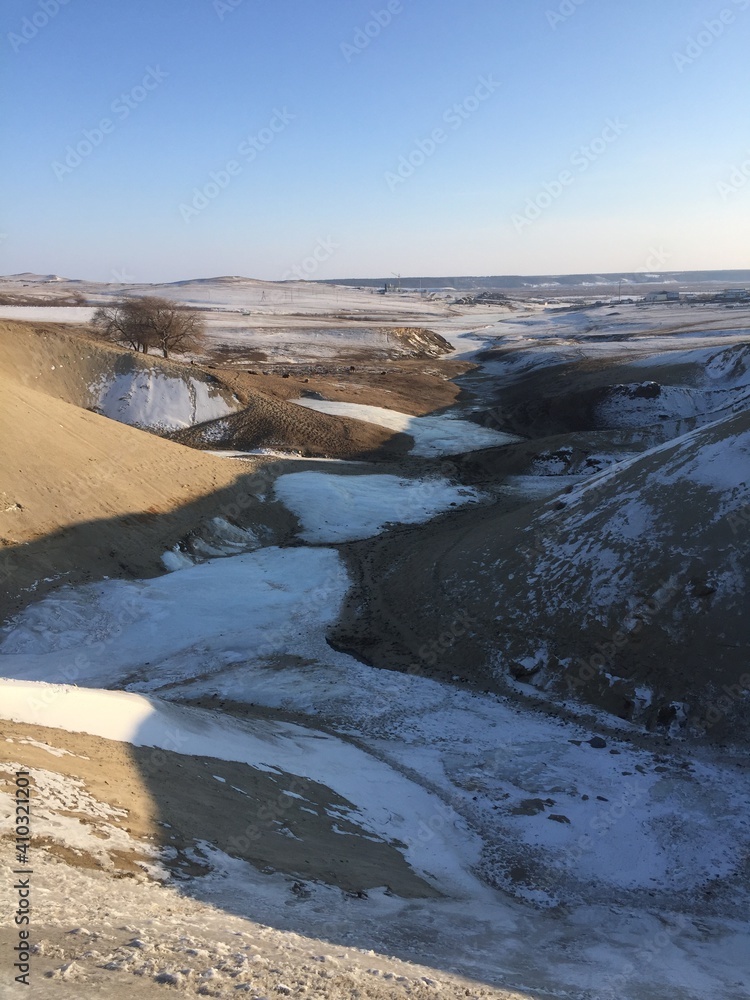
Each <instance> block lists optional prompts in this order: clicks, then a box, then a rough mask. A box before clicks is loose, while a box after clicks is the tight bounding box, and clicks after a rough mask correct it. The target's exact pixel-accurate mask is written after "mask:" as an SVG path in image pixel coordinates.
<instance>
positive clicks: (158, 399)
mask: <svg viewBox="0 0 750 1000" xmlns="http://www.w3.org/2000/svg"><path fill="white" fill-rule="evenodd" d="M92 388H93V387H92ZM98 408H99V409H100V410H101V412H102V413H103V414H104V416H106V417H111V418H112V419H113V420H119V421H120V423H123V424H131V425H132V426H134V427H141V428H151V429H152V430H161V431H176V430H180V429H182V428H184V427H192V426H193V425H194V424H200V423H203V422H204V421H206V420H218V419H219V418H220V417H225V416H227V415H228V414H230V413H234V412H235V411H236V410H238V409H239V402H237V401H236V400H233V401H232V402H231V403H230V402H229V401H228V400H227V399H226V398H225V395H223V394H222V393H221V392H219V391H218V390H217V389H216V388H214V387H213V386H210V385H208V383H206V382H203V381H202V380H201V379H197V378H193V377H185V378H180V377H178V376H172V375H167V374H166V373H164V372H161V371H159V370H158V369H154V368H144V369H141V370H140V371H134V372H129V373H128V374H123V375H117V376H115V378H114V379H113V380H112V381H110V380H109V379H107V380H106V382H105V384H104V385H103V386H101V387H100V389H99V400H98Z"/></svg>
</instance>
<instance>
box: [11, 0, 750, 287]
mask: <svg viewBox="0 0 750 1000" xmlns="http://www.w3.org/2000/svg"><path fill="white" fill-rule="evenodd" d="M0 19H1V20H2V38H0V45H1V46H2V48H3V55H2V60H1V62H0V74H2V76H1V79H2V89H1V91H0V92H1V93H2V105H3V106H2V118H1V124H0V139H1V141H2V148H3V155H2V159H1V160H0V179H1V181H2V186H1V188H0V190H2V203H1V204H0V233H1V234H2V237H0V273H4V274H9V273H15V272H19V271H27V270H29V271H37V272H40V273H48V272H55V273H58V274H63V275H65V276H68V277H85V278H90V279H98V280H136V281H168V280H178V279H182V278H189V277H203V276H213V275H220V274H237V275H246V276H250V277H259V278H267V279H279V278H282V277H284V276H287V277H288V276H292V275H294V274H300V273H301V274H307V275H309V276H310V277H313V278H330V277H355V276H356V277H366V276H385V275H389V274H391V273H400V274H404V275H408V274H437V275H454V274H508V273H511V274H538V273H570V272H587V271H616V270H633V271H640V270H681V269H703V268H729V267H750V257H749V255H748V222H749V221H750V120H749V119H748V113H747V100H748V93H749V86H748V85H749V84H750V59H749V58H748V52H750V45H749V44H748V42H750V0H690V2H689V3H688V2H685V0H627V2H624V0H621V2H619V3H615V2H614V0H577V2H576V0H464V2H463V3H461V4H458V3H456V2H455V0H452V2H448V0H390V3H389V0H348V2H344V0H326V2H318V3H310V2H309V0H305V2H303V0H274V2H269V0H127V2H118V3H115V2H111V0H110V2H105V3H103V2H101V0H67V2H61V0H12V2H7V3H5V4H3V8H2V12H1V13H0Z"/></svg>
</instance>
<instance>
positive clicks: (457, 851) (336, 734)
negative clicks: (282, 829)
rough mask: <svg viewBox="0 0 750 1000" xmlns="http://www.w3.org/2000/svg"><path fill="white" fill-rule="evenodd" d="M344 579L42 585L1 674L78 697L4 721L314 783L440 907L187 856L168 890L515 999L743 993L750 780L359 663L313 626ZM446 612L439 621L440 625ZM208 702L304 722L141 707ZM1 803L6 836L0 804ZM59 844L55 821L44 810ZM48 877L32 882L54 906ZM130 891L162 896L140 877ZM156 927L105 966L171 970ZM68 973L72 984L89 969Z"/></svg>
mask: <svg viewBox="0 0 750 1000" xmlns="http://www.w3.org/2000/svg"><path fill="white" fill-rule="evenodd" d="M347 587H348V579H347V575H346V572H345V570H344V568H343V564H342V563H341V560H340V558H339V556H338V553H337V552H336V551H335V550H332V549H326V548H311V549H307V548H304V547H301V548H294V549H275V548H269V549H262V550H259V551H256V552H252V553H246V554H244V555H240V556H235V557H232V558H229V559H219V560H214V561H212V562H207V563H205V564H203V565H200V566H195V567H191V568H187V569H184V570H181V571H179V572H175V573H172V574H170V575H169V576H165V577H162V578H160V579H156V580H148V581H141V582H123V581H105V582H104V583H100V584H96V585H89V586H87V587H80V588H77V589H69V590H61V591H58V592H57V593H56V594H54V595H51V596H49V597H47V598H46V599H45V600H43V601H41V602H40V603H39V604H37V605H34V606H31V607H29V608H28V609H27V610H26V611H25V612H24V613H22V614H21V615H20V616H19V618H18V620H17V622H16V623H15V625H14V626H13V627H12V628H10V629H9V630H6V634H5V637H4V640H3V642H2V644H0V672H2V674H3V675H5V676H8V677H16V678H28V679H31V678H37V679H39V680H42V679H43V680H46V681H51V682H56V681H68V682H72V681H75V683H76V684H78V685H79V687H78V688H71V687H63V688H61V687H56V686H55V685H54V683H53V684H52V685H46V686H41V687H39V686H37V685H34V687H33V688H32V689H29V688H28V687H27V686H26V685H25V684H18V683H13V682H6V683H4V684H3V686H2V692H1V695H2V696H1V697H0V705H2V708H0V715H2V716H4V717H6V718H11V719H14V720H17V721H24V722H27V723H35V724H40V725H45V726H49V727H52V728H60V729H66V730H68V731H72V732H76V731H78V732H88V733H91V734H92V735H102V736H107V737H109V738H110V739H115V740H127V741H130V742H131V743H133V744H143V745H151V746H162V747H165V748H166V749H168V750H173V751H176V752H177V753H183V754H193V755H196V756H198V757H202V756H203V755H209V754H210V756H211V757H212V758H216V757H219V758H223V759H227V760H235V761H246V762H249V763H252V764H253V766H255V767H257V768H261V769H270V770H273V769H279V768H281V769H282V770H283V771H284V772H286V773H290V774H298V775H302V776H308V777H312V778H314V780H315V781H317V782H319V783H320V784H321V785H324V786H326V787H328V788H330V789H331V790H333V791H334V792H337V793H338V794H340V795H341V796H343V798H345V799H346V800H347V801H348V802H349V803H350V808H349V809H348V811H347V818H348V819H352V820H355V821H356V823H357V824H358V825H359V826H360V827H361V828H362V829H363V830H367V831H369V834H368V836H373V837H376V838H380V839H386V840H387V841H389V842H394V841H395V842H396V843H397V845H400V847H399V849H400V850H401V851H402V853H403V854H404V856H405V857H406V859H407V861H408V862H409V864H410V865H411V866H412V868H413V870H414V871H415V872H416V873H418V874H419V875H420V876H422V877H423V878H424V879H425V880H426V881H427V882H428V883H430V884H432V885H433V886H434V887H435V888H437V889H438V890H439V891H440V892H442V893H443V895H444V897H445V898H442V899H429V898H425V899H408V900H407V899H400V898H398V897H396V896H393V895H391V894H390V893H387V892H386V891H385V889H384V887H381V888H380V889H377V888H375V889H373V890H371V891H370V892H369V893H368V898H367V899H366V900H364V899H363V900H357V906H358V908H357V910H356V915H355V914H354V911H353V909H352V906H353V902H352V900H351V899H349V898H347V897H346V896H344V895H343V894H342V893H341V891H340V890H337V889H334V888H332V887H330V886H326V885H323V884H319V883H312V882H311V883H308V885H307V891H309V893H310V895H309V896H308V897H306V898H305V899H300V900H299V901H297V902H295V903H294V905H293V906H290V905H288V903H289V898H290V897H289V888H290V881H291V879H290V878H289V877H284V876H283V875H281V874H280V873H276V874H275V875H269V874H263V873H259V872H258V871H257V870H256V869H254V868H253V867H251V866H250V865H249V864H247V863H245V862H244V861H239V860H236V859H233V858H231V857H229V856H228V855H226V854H223V853H222V852H221V851H218V850H217V849H215V848H214V847H211V845H209V844H207V843H204V844H201V845H198V846H199V847H200V848H201V850H202V852H203V855H204V856H205V857H207V858H208V859H209V860H210V865H211V873H210V874H208V875H204V876H202V877H199V878H194V879H192V880H190V881H188V882H182V883H181V884H180V891H181V892H182V893H183V894H185V895H189V896H192V897H194V898H195V899H197V900H202V901H203V902H204V903H206V904H209V905H210V906H212V907H214V908H215V909H216V910H221V909H224V910H227V911H229V912H231V913H233V914H236V915H240V916H243V917H245V918H249V919H251V920H252V921H259V922H260V923H261V924H262V925H269V926H270V927H272V928H275V931H274V932H273V933H274V934H275V933H277V932H278V931H281V930H293V931H294V932H296V933H297V934H303V935H308V936H310V937H313V938H323V939H325V940H327V941H329V942H331V943H332V945H331V946H330V947H333V946H334V945H335V946H336V948H337V949H338V950H339V951H340V949H341V947H342V946H344V947H349V946H350V945H355V946H357V947H359V948H364V949H366V950H368V949H374V950H375V951H376V952H378V953H382V954H386V955H387V954H397V955H399V957H402V958H406V959H409V960H411V961H418V962H420V963H421V964H423V965H427V966H429V967H431V968H433V969H435V970H437V971H435V973H434V978H435V980H436V981H437V980H440V978H441V975H442V974H445V973H453V972H458V973H460V974H462V975H465V976H469V977H471V978H472V979H474V980H477V981H479V982H483V983H487V984H493V985H497V986H503V987H507V988H513V989H516V990H519V991H520V995H521V996H523V997H529V998H531V997H541V996H567V997H585V998H592V1000H593V998H597V1000H599V998H609V997H612V998H625V997H627V998H631V997H632V998H633V1000H640V998H644V1000H645V998H654V1000H655V998H657V997H659V998H660V997H662V996H667V995H668V996H670V997H676V998H684V1000H687V998H691V1000H698V998H701V1000H702V998H704V997H706V996H708V995H712V996H713V995H720V996H722V998H726V1000H735V998H736V1000H739V998H740V997H744V996H746V993H747V986H748V984H750V958H749V957H748V955H749V952H748V949H747V947H746V944H747V928H746V925H745V924H744V923H743V920H744V919H745V914H746V905H747V887H746V884H745V883H744V882H743V877H742V874H741V869H742V866H743V865H744V863H745V862H744V854H745V853H746V850H747V846H746V845H747V837H748V830H747V823H746V820H745V818H744V817H745V816H747V814H748V806H749V804H750V779H749V777H748V773H747V771H745V770H742V769H741V768H740V767H739V766H735V765H734V764H733V763H732V762H731V761H719V760H717V759H714V758H713V757H712V756H711V755H710V754H708V753H707V752H705V753H697V754H695V753H693V754H691V755H688V754H684V753H682V752H681V751H680V748H679V746H678V745H673V746H672V747H670V748H664V747H663V748H662V750H661V752H660V751H659V749H658V748H655V747H652V746H649V745H648V744H646V743H644V744H643V745H642V746H639V745H638V743H637V742H633V741H630V740H628V738H627V737H628V735H629V730H628V729H627V728H626V727H625V726H623V727H622V728H621V730H620V732H619V733H617V732H614V733H613V732H611V731H610V732H607V731H606V729H604V728H601V729H600V730H598V731H597V732H595V731H592V729H590V728H587V727H585V726H583V725H578V724H575V723H572V722H565V721H562V720H560V719H557V718H551V717H549V716H547V715H546V714H544V713H539V712H536V711H534V710H533V708H523V707H520V706H519V705H516V704H511V703H509V702H505V701H503V700H500V699H497V698H494V697H489V696H481V695H478V694H473V693H469V692H466V691H462V690H460V689H458V688H456V687H453V686H449V685H445V684H441V683H437V682H434V681H431V680H428V679H425V678H422V677H419V676H412V675H405V674H401V673H395V672H394V673H391V672H383V671H377V670H374V669H372V668H369V667H367V666H364V665H362V664H360V663H358V662H356V661H354V660H352V659H351V658H350V657H348V656H345V655H343V654H340V653H336V652H334V651H333V650H331V649H330V647H328V645H327V643H326V641H325V629H326V626H327V625H328V624H329V623H330V622H331V621H332V620H333V619H334V618H335V616H336V613H337V609H338V607H339V604H340V602H341V600H343V597H344V595H345V593H346V590H347ZM462 627H465V624H464V623H460V622H459V623H446V633H447V632H448V631H449V630H452V631H453V633H454V634H455V629H456V628H458V632H459V634H460V630H461V628H462ZM443 640H444V637H442V636H437V637H436V651H438V652H439V644H440V642H441V641H443ZM144 650H148V654H147V655H148V657H149V660H148V661H145V655H144ZM282 658H283V663H284V665H283V668H281V667H280V662H281V661H282ZM80 685H83V686H84V687H81V686H80ZM86 686H89V687H109V688H122V687H127V688H129V690H130V691H131V692H135V691H139V692H144V693H147V694H148V695H149V697H150V698H153V696H154V695H156V696H157V699H156V700H147V699H144V698H143V697H142V696H140V695H136V694H118V693H117V692H109V693H106V692H96V691H89V690H86ZM45 692H48V693H45ZM213 696H218V699H220V700H221V699H225V698H226V699H228V700H231V701H232V702H235V703H244V704H246V705H251V704H252V705H255V706H267V707H268V708H271V709H283V710H285V711H287V712H295V713H298V716H299V715H301V716H307V717H308V719H309V723H308V725H309V726H310V728H309V729H308V728H303V727H300V726H299V725H292V724H290V723H286V722H280V721H273V720H269V719H264V720H263V721H262V722H261V721H258V720H257V719H256V720H254V721H253V720H249V721H243V722H238V721H236V720H234V719H232V718H229V717H226V716H222V715H221V714H218V715H217V714H215V713H210V712H206V711H201V710H197V709H182V708H178V707H177V706H174V707H170V705H169V704H166V703H164V702H162V701H160V700H159V699H162V698H169V699H171V700H172V701H185V700H199V699H201V698H207V697H209V698H210V697H213ZM321 726H323V727H325V729H326V730H327V732H321V731H320V727H321ZM599 733H602V734H603V735H604V740H603V742H605V743H606V746H601V745H600V744H599V741H598V740H597V739H596V738H595V737H596V736H597V735H598V734H599ZM592 738H593V739H594V743H593V745H592V743H591V742H590V741H591V740H592ZM19 751H21V748H20V747H18V748H17V749H16V748H10V749H9V750H8V751H7V752H10V753H18V752H19ZM42 788H44V784H43V783H42ZM45 794H46V795H47V796H51V795H52V792H51V791H50V790H48V791H47V792H46V793H45ZM1 801H2V806H1V808H2V816H3V823H4V826H5V825H6V824H7V823H8V822H9V816H10V812H11V802H10V799H9V797H8V796H4V797H3V799H2V800H1ZM53 825H54V824H53ZM6 829H7V827H6ZM45 830H46V828H45ZM47 832H49V831H47ZM57 837H58V838H59V839H60V840H61V841H62V842H63V843H65V841H66V838H68V839H71V838H72V834H71V833H70V830H69V829H68V830H67V831H66V827H65V825H64V824H58V830H57ZM72 844H73V846H75V844H76V841H75V840H72ZM4 860H5V859H4ZM154 864H155V865H156V866H157V868H158V867H159V861H158V857H155V858H154ZM745 877H746V876H745ZM99 879H100V876H99V875H95V874H86V873H84V872H80V871H74V870H72V869H67V868H64V867H62V866H60V865H58V867H57V868H56V869H55V874H54V881H56V882H57V883H59V885H60V888H61V889H62V891H68V889H67V888H66V885H67V886H68V888H69V890H70V892H71V894H72V896H71V898H76V893H78V892H80V893H81V896H80V898H81V899H82V900H83V902H81V903H80V904H76V905H79V909H78V910H74V911H70V912H67V911H65V910H64V909H59V910H58V911H57V917H56V919H57V921H58V923H62V924H63V925H64V924H66V922H70V921H71V920H73V919H74V918H73V913H75V914H76V917H75V919H76V920H77V921H78V922H79V923H83V924H84V925H85V926H88V924H89V923H90V922H96V920H97V913H98V915H99V917H101V911H100V910H97V909H96V907H97V905H99V906H101V904H99V903H98V902H97V901H98V899H99V897H100V895H101V890H100V889H97V884H98V881H99ZM66 880H70V881H69V883H68V882H66ZM51 884H52V877H51V876H50V880H49V881H46V882H45V885H47V886H49V885H51ZM59 891H60V889H58V890H54V891H50V890H48V889H45V899H46V901H47V902H45V904H44V906H47V905H48V909H47V910H46V911H45V910H44V908H43V909H42V912H48V913H49V914H50V918H49V919H50V920H53V919H54V916H53V915H54V913H55V904H54V902H53V900H54V897H55V892H59ZM123 891H124V890H123ZM127 891H128V893H133V894H136V895H137V893H138V892H142V893H144V894H145V895H144V898H148V899H149V900H151V901H153V900H155V898H156V897H155V896H154V895H153V893H154V891H155V890H154V889H153V888H151V887H143V888H142V889H138V890H136V889H135V888H133V887H128V890H127ZM119 892H120V887H119V885H118V884H116V883H115V884H110V887H109V888H108V889H107V906H108V907H110V908H111V907H112V906H118V905H119V906H120V907H121V909H123V911H124V910H125V909H126V908H127V905H128V904H126V903H125V902H120V903H118V902H117V900H118V893H119ZM159 892H162V893H163V894H164V895H163V897H162V899H163V903H162V905H163V907H164V909H165V910H170V909H172V910H173V908H174V906H175V905H179V906H187V905H188V902H187V901H182V902H178V904H175V902H174V899H173V898H172V895H173V892H174V890H173V889H170V888H164V889H160V890H159ZM359 904H361V905H359ZM189 905H190V906H191V907H192V906H195V905H197V904H192V903H191V904H189ZM132 912H133V913H139V914H140V913H141V910H140V908H139V907H138V906H136V907H135V908H134V910H133V911H132ZM152 912H153V911H152ZM192 912H197V911H192ZM208 912H209V913H211V914H213V913H215V910H211V911H208ZM63 913H66V916H65V918H64V919H63V916H62V914H63ZM78 914H80V916H78ZM153 919H154V920H155V923H154V924H153V925H151V926H150V929H149V928H148V927H141V926H140V924H138V925H137V926H136V922H135V921H134V920H133V919H132V918H131V919H128V920H126V921H124V922H125V923H127V924H129V925H130V924H132V925H133V930H132V933H131V934H130V938H128V940H131V939H132V938H138V939H139V940H141V941H142V942H143V945H144V947H141V946H139V945H131V946H130V947H129V950H128V948H127V947H125V951H124V952H122V953H121V954H120V953H118V956H116V957H115V958H112V959H111V960H112V961H113V962H114V963H115V967H121V968H122V969H123V970H128V971H131V972H132V971H136V969H137V968H140V967H141V966H143V964H144V962H145V963H146V965H147V968H148V970H149V971H150V973H152V974H153V975H158V974H159V973H160V970H166V972H165V974H168V975H174V976H177V975H178V973H179V975H182V973H180V972H179V970H180V969H181V968H183V967H186V962H187V959H186V957H185V954H184V953H185V952H186V951H187V948H186V946H184V945H183V946H181V947H182V950H180V948H179V947H176V946H175V947H176V950H170V948H169V947H168V946H166V947H164V948H162V946H161V945H160V941H161V940H162V927H161V925H160V919H162V918H160V916H159V908H158V907H156V916H155V917H154V918H153ZM211 920H214V921H215V923H214V924H211V922H210V921H209V922H208V924H207V925H206V926H217V927H218V926H220V921H221V917H220V914H219V915H218V916H215V917H212V918H211ZM198 923H199V924H200V920H198ZM167 924H168V925H169V926H170V927H174V920H173V914H172V915H170V917H169V920H168V921H167ZM91 929H92V928H90V927H89V930H91ZM270 933H271V932H269V934H270ZM194 936H195V939H196V941H197V942H198V944H196V945H190V947H191V948H195V949H196V950H197V951H198V952H199V953H201V954H202V950H203V951H209V952H210V949H209V948H208V947H207V946H205V937H206V932H205V931H203V932H202V933H197V932H196V933H195V935H194ZM274 940H276V939H275V938H274ZM280 940H282V939H281V938H279V941H280ZM201 942H203V943H201ZM277 943H278V942H277ZM123 944H124V945H126V942H124V943H123ZM149 948H153V949H154V950H155V954H153V955H151V954H150V953H149V954H148V957H147V955H146V954H145V953H148V950H149ZM94 951H95V952H96V948H95V946H94ZM334 951H335V949H334ZM144 952H145V953H144ZM224 957H225V958H227V955H226V954H225V955H224ZM206 961H208V959H207V960H206ZM211 961H214V959H211ZM216 961H218V959H216ZM149 962H150V963H151V964H150V965H149V964H148V963H149ZM204 964H205V963H204ZM373 964H377V963H376V962H375V960H374V959H373ZM77 965H78V966H79V972H78V973H76V974H79V975H82V976H84V978H85V976H86V975H87V973H86V969H87V968H88V967H89V966H91V967H92V968H91V970H89V971H90V973H91V974H93V967H94V966H95V965H96V962H95V961H94V960H93V959H90V960H86V959H85V958H83V959H81V960H80V962H79V963H77ZM157 966H158V968H157ZM211 967H212V968H213V965H212V966H211ZM81 970H82V971H81ZM203 971H204V972H205V971H206V969H204V970H203ZM417 978H419V977H417ZM428 978H429V976H428ZM174 981H175V982H180V980H179V979H175V980H174ZM280 982H281V985H284V984H285V982H284V980H283V979H282V980H280ZM407 982H412V980H411V979H409V977H407ZM186 985H187V981H186ZM414 988H415V989H416V987H414ZM425 988H427V987H425ZM430 988H431V989H434V988H435V987H430ZM217 995H221V994H217ZM329 995H331V996H336V995H337V994H335V993H331V994H329ZM339 995H344V996H345V995H347V994H346V993H343V994H339ZM363 995H368V994H363ZM373 995H377V994H373ZM384 995H399V994H398V992H395V993H392V994H390V993H389V994H384ZM412 995H419V994H415V993H412ZM447 995H450V994H447Z"/></svg>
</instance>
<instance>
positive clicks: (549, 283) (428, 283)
mask: <svg viewBox="0 0 750 1000" xmlns="http://www.w3.org/2000/svg"><path fill="white" fill-rule="evenodd" d="M620 282H622V283H623V285H626V284H630V285H664V284H677V285H680V286H691V287H692V286H695V285H707V286H710V287H711V288H715V287H722V288H723V287H725V286H730V285H747V284H750V270H734V271H662V272H658V273H657V272H649V273H644V272H641V271H616V272H613V273H611V274H608V273H591V274H535V275H518V274H494V275H488V276H482V277H479V276H474V275H463V276H455V277H450V276H445V275H443V276H440V277H436V276H434V275H432V276H429V275H424V276H422V277H420V276H418V275H417V276H416V277H413V276H402V277H401V278H394V277H393V276H392V275H391V276H390V277H388V278H336V279H331V280H329V281H324V282H321V284H329V285H352V286H360V285H361V286H363V287H366V288H374V287H378V286H380V287H382V286H383V285H388V286H389V288H396V287H399V286H400V287H401V288H420V287H421V288H424V289H428V288H429V289H437V288H454V289H456V291H486V290H501V291H518V290H522V289H523V290H527V291H528V290H530V289H532V290H533V289H538V290H539V291H540V292H544V291H546V290H549V289H558V290H564V289H566V288H569V289H571V290H578V289H581V288H586V287H591V288H596V287H600V286H601V287H604V286H607V287H611V286H612V285H618V284H619V283H620Z"/></svg>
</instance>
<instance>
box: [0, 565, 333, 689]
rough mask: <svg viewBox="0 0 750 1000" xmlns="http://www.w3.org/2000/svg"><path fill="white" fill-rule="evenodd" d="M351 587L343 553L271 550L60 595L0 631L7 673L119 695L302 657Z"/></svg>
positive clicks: (0, 658) (0, 663)
mask: <svg viewBox="0 0 750 1000" xmlns="http://www.w3.org/2000/svg"><path fill="white" fill-rule="evenodd" d="M348 587H349V578H348V576H347V573H346V570H345V569H344V567H343V565H342V564H341V562H340V560H339V557H338V554H337V553H336V552H334V551H332V550H330V549H305V548H294V549H279V548H275V547H270V548H266V549H260V550H259V551H257V552H248V553H245V554H243V555H238V556H233V557H231V558H228V559H219V560H214V561H209V562H206V563H203V564H202V565H199V566H194V567H191V568H188V569H184V570H182V571H181V572H179V573H171V574H169V575H167V576H163V577H158V578H156V579H152V580H143V581H137V582H134V581H125V580H105V581H104V582H102V583H97V584H87V585H85V586H82V587H77V588H75V589H73V588H61V589H59V590H57V591H55V592H54V593H52V594H50V595H49V596H48V597H46V598H45V599H44V600H42V601H40V602H39V603H37V604H34V605H31V606H29V607H28V608H26V609H25V610H24V611H23V612H22V613H21V614H20V615H19V616H18V617H17V619H16V623H15V624H14V625H13V626H11V627H10V628H6V629H4V630H3V631H2V632H0V636H2V635H3V634H4V638H3V640H2V641H1V642H0V674H1V675H3V676H5V677H16V678H23V679H28V680H46V681H60V682H64V683H85V684H90V685H100V686H103V687H104V686H107V687H110V686H120V685H123V684H124V683H125V681H126V679H129V678H130V677H131V676H133V677H134V676H136V675H135V674H134V672H135V671H137V670H139V669H140V670H142V672H143V673H144V674H145V675H146V676H148V677H151V678H158V679H159V680H160V681H161V682H162V683H164V682H166V681H167V680H168V678H169V677H170V676H172V675H173V674H174V675H176V676H179V677H183V676H184V674H185V670H188V671H193V672H194V674H196V675H197V674H200V675H206V674H207V673H210V671H211V670H212V669H216V668H218V667H220V666H224V665H226V664H227V663H236V662H238V661H242V660H245V659H248V658H252V657H259V658H260V659H261V660H263V659H265V658H268V657H271V656H274V655H277V654H284V653H288V654H297V655H300V654H301V652H302V651H303V650H304V648H305V637H306V636H307V635H308V634H309V633H310V631H311V630H312V629H313V628H314V627H320V626H322V625H325V624H327V623H329V622H331V621H333V620H334V619H335V617H336V614H337V613H338V608H339V605H340V603H341V601H342V600H343V597H344V595H345V593H346V591H347V589H348ZM146 657H148V660H146Z"/></svg>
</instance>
